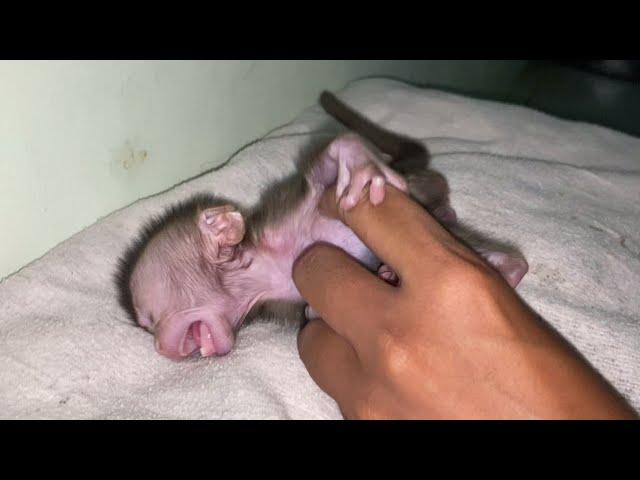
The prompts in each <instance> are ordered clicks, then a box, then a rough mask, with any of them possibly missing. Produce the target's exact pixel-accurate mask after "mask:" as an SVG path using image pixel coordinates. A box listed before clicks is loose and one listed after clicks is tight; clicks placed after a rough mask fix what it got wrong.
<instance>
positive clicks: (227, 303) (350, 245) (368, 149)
mask: <svg viewBox="0 0 640 480" xmlns="http://www.w3.org/2000/svg"><path fill="white" fill-rule="evenodd" d="M320 103H321V104H322V106H323V108H324V109H325V110H326V111H327V112H328V113H329V114H331V115H332V116H333V117H334V118H336V119H337V120H339V121H340V122H342V123H343V124H344V125H346V126H347V127H348V128H350V129H351V130H352V131H351V132H349V133H345V134H342V135H339V136H338V137H337V138H335V139H333V140H332V141H331V142H330V143H329V144H328V145H326V146H325V147H324V149H323V150H321V151H320V153H319V154H317V155H315V156H313V157H311V158H309V159H308V160H306V162H305V163H304V164H303V165H301V166H300V168H299V171H298V172H297V173H296V174H294V175H293V176H291V177H289V178H287V179H285V180H284V181H282V182H279V183H278V184H277V185H275V186H273V187H272V188H271V189H269V190H268V191H267V192H266V193H265V194H264V196H263V198H262V199H261V201H260V202H259V203H258V205H257V206H256V207H254V208H253V209H252V210H251V211H249V212H242V211H241V209H240V208H238V207H237V206H235V205H233V204H232V203H230V202H228V201H226V200H221V199H218V198H216V197H214V196H211V195H206V194H202V195H198V196H195V197H194V198H191V199H189V200H187V201H184V202H182V203H180V204H178V205H176V206H174V207H172V208H170V209H169V210H168V211H166V212H165V213H164V214H163V215H162V216H161V217H160V218H156V219H154V220H152V221H151V222H150V223H149V224H148V225H146V226H145V227H144V228H143V230H142V232H141V233H140V235H139V237H138V238H137V240H136V241H135V242H134V243H133V245H132V246H131V247H130V248H129V249H128V250H127V252H126V253H125V255H124V256H123V257H122V258H121V259H120V264H119V268H118V272H117V274H116V279H117V282H118V286H119V292H120V303H121V304H122V306H123V307H124V308H125V309H126V310H127V312H128V313H129V314H130V315H131V316H132V317H133V319H134V320H135V321H137V322H138V324H139V325H140V326H142V327H144V328H145V329H147V330H148V331H150V332H151V333H153V335H154V337H155V347H156V350H157V351H158V352H159V353H160V354H162V355H164V356H166V357H169V358H171V359H174V360H179V359H182V358H185V357H189V356H192V355H193V354H196V355H197V354H198V353H199V354H200V355H201V356H203V357H207V356H211V355H224V354H226V353H228V352H229V351H230V350H231V348H232V347H233V344H234V341H235V334H236V332H237V331H238V329H239V328H240V326H241V324H242V323H243V321H244V320H245V319H246V318H248V317H250V316H253V315H255V314H257V313H265V311H274V309H275V310H276V311H278V310H280V311H279V312H278V313H279V314H280V315H294V314H296V315H298V314H300V313H301V308H302V307H303V306H304V300H303V299H302V297H301V296H300V294H299V292H298V290H297V289H296V287H295V285H294V283H293V280H292V266H293V263H294V261H295V260H296V258H298V257H299V255H300V254H301V253H302V252H303V251H304V250H305V249H307V248H308V247H310V246H311V245H312V244H314V243H318V242H326V243H330V244H333V245H336V246H338V247H340V248H342V249H343V250H345V251H346V252H347V253H349V254H350V255H351V256H353V257H355V258H356V259H358V260H359V261H360V262H362V263H363V264H364V265H366V266H367V267H368V268H370V269H371V270H376V269H377V272H378V275H379V276H380V277H381V278H382V279H384V280H385V281H388V282H389V283H392V284H397V283H398V282H399V279H398V278H397V276H396V275H395V273H394V272H393V271H392V270H391V269H390V268H388V267H387V266H385V265H380V262H379V261H378V260H377V259H376V258H375V257H374V255H373V254H372V253H371V252H370V251H369V250H368V249H367V247H366V246H365V245H364V244H363V243H362V242H361V241H360V240H359V239H358V238H357V237H356V236H355V234H354V233H353V232H352V231H351V230H350V229H349V228H347V227H346V226H345V225H344V224H342V223H341V222H340V221H337V220H333V219H329V218H326V217H324V216H322V215H321V214H320V213H319V211H318V203H319V201H320V198H321V196H322V194H323V192H324V191H325V190H326V189H327V188H328V187H330V186H333V185H334V184H335V185H336V201H337V202H340V204H341V207H343V208H345V209H350V208H351V207H353V206H355V205H356V203H357V202H358V201H359V200H360V198H361V196H362V195H363V194H366V195H368V199H369V201H370V202H372V203H373V204H379V203H380V202H382V201H383V200H384V196H385V185H386V184H387V183H389V184H391V185H393V186H395V187H396V188H398V189H400V190H402V191H404V192H409V193H410V194H411V195H412V197H413V198H414V199H415V200H416V201H418V202H419V203H420V204H422V205H423V206H424V207H425V208H426V209H427V210H428V211H429V212H431V214H432V215H433V216H434V217H435V218H436V219H438V220H439V221H440V222H441V223H442V224H443V225H445V226H446V228H448V229H449V230H450V231H451V232H452V233H454V234H455V235H456V236H458V237H459V238H461V239H462V240H463V241H466V242H467V244H468V245H469V246H470V247H472V248H474V249H475V250H476V251H477V252H478V253H480V255H482V256H483V257H484V258H485V259H486V261H487V262H489V264H491V265H492V266H493V267H494V268H495V269H496V270H498V271H499V272H500V273H501V274H502V276H503V277H504V278H505V279H506V281H507V282H509V284H510V285H511V286H513V287H515V286H516V285H517V284H518V283H519V281H520V280H521V279H522V277H523V276H524V275H525V273H526V272H527V270H528V265H527V262H526V261H525V260H524V258H522V256H521V255H520V254H519V253H518V252H517V251H516V250H515V249H513V248H511V247H508V246H506V245H498V244H497V243H496V242H491V241H487V240H486V239H483V238H481V237H480V236H479V235H477V234H475V233H471V232H470V231H469V230H468V229H462V228H461V227H460V226H458V225H456V214H455V212H454V210H453V209H452V208H451V206H450V205H449V191H448V186H447V182H446V180H445V179H444V177H443V176H442V175H440V174H439V173H437V172H435V171H433V170H430V169H428V168H427V164H428V153H427V150H426V149H425V148H424V147H423V146H422V145H421V144H420V143H418V142H417V141H414V140H411V139H408V138H405V137H402V136H400V135H397V134H394V133H391V132H389V131H386V130H383V129H382V128H380V127H378V126H376V125H375V124H373V123H372V122H370V121H369V120H367V119H366V118H364V117H362V116H361V115H359V114H358V113H356V112H354V111H353V110H351V109H349V108H348V107H347V106H346V105H345V104H343V103H342V102H341V101H339V100H338V99H337V98H336V97H335V96H333V95H332V94H329V93H327V92H325V93H323V94H322V95H321V97H320ZM367 187H368V190H367ZM398 248H402V245H398ZM338 288H339V286H338ZM283 305H284V306H287V307H289V309H287V310H282V308H281V307H282V306H283ZM306 312H307V315H308V316H310V315H313V312H312V311H311V310H310V309H307V310H306Z"/></svg>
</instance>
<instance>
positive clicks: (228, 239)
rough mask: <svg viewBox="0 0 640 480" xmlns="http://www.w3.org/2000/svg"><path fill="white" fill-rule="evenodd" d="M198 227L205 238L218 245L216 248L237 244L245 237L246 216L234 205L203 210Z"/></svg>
mask: <svg viewBox="0 0 640 480" xmlns="http://www.w3.org/2000/svg"><path fill="white" fill-rule="evenodd" d="M198 227H199V228H200V232H201V233H202V234H203V236H204V237H205V239H207V240H208V241H209V242H212V243H214V244H215V246H217V248H216V250H218V249H221V248H224V247H232V246H235V245H237V244H239V243H240V242H241V241H242V239H243V238H244V231H245V225H244V218H242V214H241V213H240V212H238V211H237V210H236V209H235V207H233V206H232V205H223V206H220V207H212V208H207V209H206V210H203V211H202V212H200V217H199V218H198ZM212 246H214V245H212ZM216 253H217V251H216Z"/></svg>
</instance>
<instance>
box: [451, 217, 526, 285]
mask: <svg viewBox="0 0 640 480" xmlns="http://www.w3.org/2000/svg"><path fill="white" fill-rule="evenodd" d="M446 228H447V230H449V232H451V233H452V234H453V235H454V236H455V237H456V238H458V239H459V240H461V241H462V242H463V243H465V244H466V245H468V246H469V247H470V248H471V249H473V250H474V251H475V252H477V253H478V254H479V255H480V256H481V257H482V258H484V259H485V260H486V261H487V263H489V265H491V266H492V267H493V268H494V269H496V270H497V271H498V272H500V274H501V275H502V276H503V277H504V279H505V280H506V281H507V282H508V283H509V285H511V286H512V287H514V288H515V287H516V286H517V285H518V284H519V283H520V281H521V280H522V278H523V277H524V276H525V275H526V274H527V272H528V271H529V264H528V263H527V260H526V259H525V258H524V256H523V255H522V253H521V252H520V251H519V250H518V249H517V248H516V247H515V246H514V245H511V244H509V243H506V242H500V241H498V240H494V239H492V238H489V237H487V236H485V235H483V234H481V233H480V232H477V231H475V230H473V229H472V228H470V227H468V226H465V225H447V226H446Z"/></svg>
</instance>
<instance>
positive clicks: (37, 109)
mask: <svg viewBox="0 0 640 480" xmlns="http://www.w3.org/2000/svg"><path fill="white" fill-rule="evenodd" d="M525 63H526V62H522V61H371V60H367V61H266V60H265V61H249V60H241V61H2V62H0V247H1V248H0V278H2V277H4V276H6V275H8V274H10V273H12V272H14V271H15V270H17V269H19V268H20V267H21V266H23V265H25V264H26V263H28V262H30V261H32V260H34V259H35V258H37V257H39V256H41V255H42V254H44V253H45V252H46V251H47V250H48V249H50V248H51V247H53V246H54V245H56V244H57V243H59V242H61V241H62V240H64V239H65V238H67V237H69V236H70V235H72V234H74V233H76V232H78V231H79V230H81V229H82V228H84V227H86V226H88V225H90V224H92V223H94V222H95V221H96V220H98V219H99V218H100V217H102V216H104V215H106V214H108V213H110V212H112V211H114V210H116V209H118V208H121V207H123V206H125V205H128V204H130V203H131V202H133V201H135V200H136V199H138V198H141V197H144V196H147V195H150V194H153V193H155V192H158V191H161V190H164V189H166V188H168V187H170V186H172V185H174V184H176V183H178V182H180V181H182V180H184V179H186V178H189V177H191V176H194V175H196V174H198V173H201V172H203V171H205V170H208V169H210V168H212V167H214V166H216V165H219V164H220V163H222V162H224V161H225V160H226V159H227V158H228V157H229V156H230V155H231V154H232V153H233V152H234V151H236V150H237V149H238V148H240V147H241V146H242V145H243V144H245V143H247V142H249V141H251V140H252V139H255V138H257V137H259V136H261V135H264V134H265V133H266V132H268V131H269V130H271V129H272V128H274V127H276V126H278V125H280V124H283V123H285V122H287V121H289V120H291V119H292V117H293V116H294V115H296V114H297V113H299V112H300V111H301V110H302V109H304V108H305V107H307V106H309V105H311V104H313V103H314V102H315V101H316V98H317V95H318V94H319V92H320V91H321V90H322V89H334V90H335V89H339V88H341V87H343V86H344V85H345V84H346V83H347V82H349V81H350V80H353V79H356V78H360V77H363V76H374V75H382V76H391V77H396V78H400V79H405V80H407V81H410V82H413V83H419V84H429V85H432V86H443V87H447V88H451V89H456V90H463V91H466V92H473V93H477V94H479V95H483V96H500V94H501V92H505V91H506V90H508V89H509V87H510V86H511V84H512V83H513V82H514V80H515V79H516V77H517V76H518V75H519V74H520V72H521V70H522V69H523V68H524V65H525Z"/></svg>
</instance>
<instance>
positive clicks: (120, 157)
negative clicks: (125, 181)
mask: <svg viewBox="0 0 640 480" xmlns="http://www.w3.org/2000/svg"><path fill="white" fill-rule="evenodd" d="M148 159H149V152H148V151H147V150H144V149H139V148H136V147H135V146H134V145H133V144H132V142H131V141H129V140H127V141H126V142H125V144H124V146H123V147H120V148H118V149H117V150H116V151H115V158H114V160H115V163H116V164H117V165H118V166H119V167H121V168H123V169H125V170H131V169H134V168H136V167H139V166H140V165H142V164H143V163H145V162H146V161H147V160H148Z"/></svg>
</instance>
